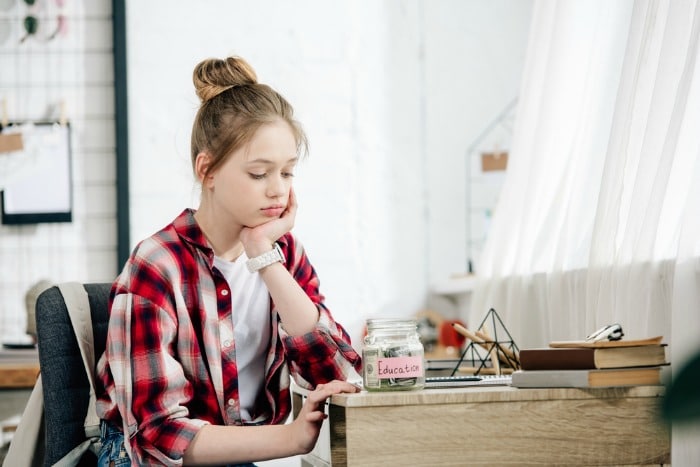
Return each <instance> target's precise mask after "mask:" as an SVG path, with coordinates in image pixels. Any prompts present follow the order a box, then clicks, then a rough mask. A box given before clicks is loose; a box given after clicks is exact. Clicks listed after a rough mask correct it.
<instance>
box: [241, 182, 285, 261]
mask: <svg viewBox="0 0 700 467" xmlns="http://www.w3.org/2000/svg"><path fill="white" fill-rule="evenodd" d="M297 206H298V205H297V197H296V195H295V194H294V188H290V189H289V198H288V199H287V208H286V209H285V210H284V211H283V212H282V214H280V216H279V217H278V218H276V219H271V220H269V221H267V222H265V223H263V224H260V225H257V226H255V227H243V229H242V230H241V237H240V238H241V242H242V243H243V248H245V252H246V254H247V255H248V257H249V258H253V257H255V256H258V255H261V254H263V253H265V252H267V251H269V250H270V245H272V244H273V243H274V242H276V241H277V239H279V238H280V237H281V236H282V235H284V234H286V233H287V232H289V231H290V230H292V227H294V220H295V218H296V215H297Z"/></svg>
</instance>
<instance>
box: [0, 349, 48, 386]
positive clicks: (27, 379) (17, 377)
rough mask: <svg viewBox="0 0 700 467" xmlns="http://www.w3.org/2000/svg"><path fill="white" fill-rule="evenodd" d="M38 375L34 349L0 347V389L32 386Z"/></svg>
mask: <svg viewBox="0 0 700 467" xmlns="http://www.w3.org/2000/svg"><path fill="white" fill-rule="evenodd" d="M37 376H39V354H38V352H37V350H36V349H28V350H14V349H13V350H8V349H4V348H3V349H0V389H22V388H33V387H34V383H36V378H37Z"/></svg>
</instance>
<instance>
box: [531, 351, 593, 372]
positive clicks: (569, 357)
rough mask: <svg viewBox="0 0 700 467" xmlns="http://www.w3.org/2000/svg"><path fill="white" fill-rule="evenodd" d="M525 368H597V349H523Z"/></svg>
mask: <svg viewBox="0 0 700 467" xmlns="http://www.w3.org/2000/svg"><path fill="white" fill-rule="evenodd" d="M520 366H521V368H522V369H523V370H592V369H595V368H597V367H596V362H595V349H588V348H580V349H575V348H569V349H553V348H552V349H522V350H521V351H520Z"/></svg>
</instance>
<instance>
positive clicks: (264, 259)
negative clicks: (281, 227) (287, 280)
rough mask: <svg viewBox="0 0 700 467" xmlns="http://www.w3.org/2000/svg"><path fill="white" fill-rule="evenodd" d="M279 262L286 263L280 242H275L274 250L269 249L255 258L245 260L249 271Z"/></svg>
mask: <svg viewBox="0 0 700 467" xmlns="http://www.w3.org/2000/svg"><path fill="white" fill-rule="evenodd" d="M277 262H279V263H282V264H284V254H282V249H281V248H280V246H279V244H278V243H274V244H273V245H272V250H270V251H268V252H267V253H263V254H262V255H260V256H256V257H255V258H250V259H249V260H248V261H246V262H245V265H246V267H247V268H248V271H250V272H256V271H259V270H261V269H262V268H265V267H267V266H269V265H271V264H273V263H277Z"/></svg>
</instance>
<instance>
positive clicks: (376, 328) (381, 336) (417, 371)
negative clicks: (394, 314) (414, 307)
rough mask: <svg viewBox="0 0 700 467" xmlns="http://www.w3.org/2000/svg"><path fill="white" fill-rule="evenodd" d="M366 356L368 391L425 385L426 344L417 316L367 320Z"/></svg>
mask: <svg viewBox="0 0 700 467" xmlns="http://www.w3.org/2000/svg"><path fill="white" fill-rule="evenodd" d="M362 360H363V370H362V381H363V384H364V387H365V389H367V390H368V391H400V390H410V389H421V388H423V387H424V386H425V361H424V351H423V344H422V343H421V341H420V337H419V335H418V330H417V323H416V320H414V319H369V320H367V336H365V339H364V346H363V348H362Z"/></svg>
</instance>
